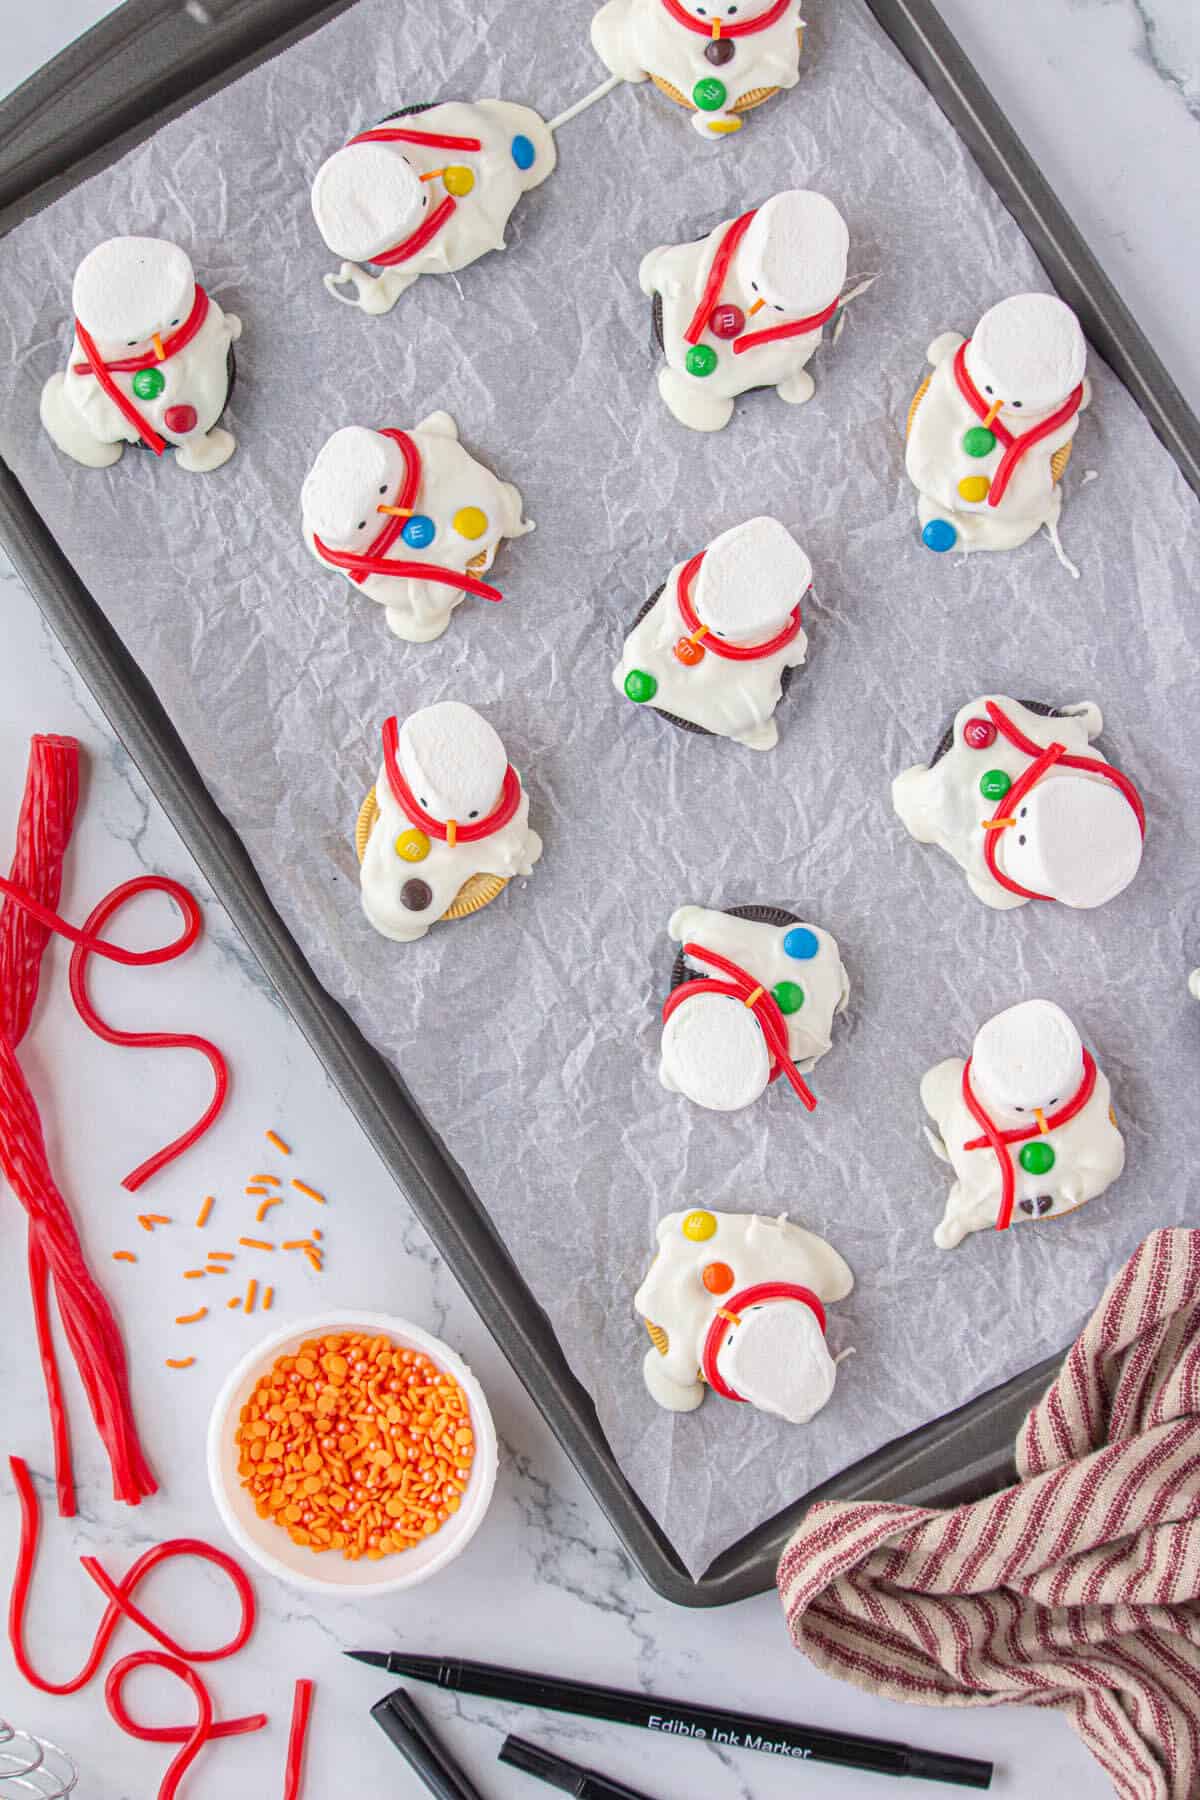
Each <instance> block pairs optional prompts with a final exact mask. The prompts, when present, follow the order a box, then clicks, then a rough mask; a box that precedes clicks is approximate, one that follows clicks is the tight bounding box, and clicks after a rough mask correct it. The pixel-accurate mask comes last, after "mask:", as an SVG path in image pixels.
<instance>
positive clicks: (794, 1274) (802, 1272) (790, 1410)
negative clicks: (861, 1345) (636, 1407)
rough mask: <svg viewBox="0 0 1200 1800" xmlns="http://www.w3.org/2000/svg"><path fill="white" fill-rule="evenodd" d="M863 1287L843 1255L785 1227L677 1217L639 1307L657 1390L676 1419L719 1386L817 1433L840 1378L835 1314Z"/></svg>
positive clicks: (703, 1215) (729, 1217) (663, 1230)
mask: <svg viewBox="0 0 1200 1800" xmlns="http://www.w3.org/2000/svg"><path fill="white" fill-rule="evenodd" d="M853 1286H854V1277H853V1275H852V1274H851V1273H850V1270H849V1268H848V1267H847V1266H846V1263H845V1262H844V1261H843V1259H842V1258H841V1257H840V1256H839V1255H838V1253H837V1251H836V1250H835V1249H834V1248H833V1247H832V1245H830V1244H827V1243H826V1242H825V1240H824V1238H820V1237H817V1236H816V1234H815V1233H814V1232H811V1231H804V1230H803V1229H802V1228H801V1227H800V1226H799V1225H792V1224H790V1223H789V1222H788V1220H787V1219H786V1218H783V1217H782V1216H781V1217H780V1218H778V1219H768V1218H763V1217H762V1216H761V1215H760V1214H757V1213H749V1214H743V1213H724V1212H708V1211H706V1210H697V1211H695V1212H688V1213H682V1212H677V1213H671V1214H670V1215H669V1216H668V1217H667V1218H665V1219H663V1221H662V1222H661V1224H660V1225H659V1227H658V1253H657V1255H656V1256H655V1258H654V1261H653V1263H652V1264H651V1265H650V1271H649V1273H648V1274H647V1276H646V1279H645V1280H644V1281H643V1283H642V1285H641V1287H640V1288H639V1289H638V1291H637V1293H636V1294H635V1295H634V1301H633V1303H634V1306H635V1307H636V1308H637V1310H638V1312H639V1313H640V1314H641V1315H642V1317H643V1319H644V1320H645V1321H646V1329H647V1331H648V1332H649V1333H650V1339H651V1344H652V1348H651V1349H650V1350H648V1351H647V1353H646V1359H645V1361H644V1363H643V1365H642V1373H643V1375H644V1377H645V1381H646V1386H647V1388H648V1389H649V1390H650V1393H651V1395H652V1396H653V1398H654V1399H655V1400H656V1401H657V1402H658V1404H659V1406H662V1407H665V1408H667V1409H668V1410H669V1411H670V1412H692V1411H694V1409H695V1408H696V1407H697V1406H699V1404H700V1402H701V1401H702V1400H703V1398H704V1393H705V1389H706V1387H711V1388H713V1389H715V1390H716V1392H717V1393H718V1394H720V1395H722V1397H723V1398H724V1399H726V1400H740V1401H744V1402H746V1403H748V1404H749V1405H751V1406H756V1407H758V1409H759V1411H760V1412H766V1413H772V1414H774V1415H775V1416H776V1417H777V1418H781V1419H787V1420H788V1421H789V1423H791V1424H794V1425H807V1423H808V1422H809V1420H810V1419H811V1418H813V1417H814V1416H815V1414H817V1413H818V1412H820V1410H821V1408H822V1407H823V1406H824V1405H826V1403H827V1402H828V1400H829V1398H830V1396H831V1395H832V1393H833V1386H834V1381H835V1380H836V1377H837V1363H836V1361H835V1360H834V1358H833V1357H832V1356H831V1355H830V1353H829V1349H828V1346H827V1344H826V1342H825V1327H826V1317H825V1308H826V1306H827V1305H828V1304H830V1303H831V1302H833V1301H836V1300H844V1299H845V1297H846V1295H847V1294H848V1293H849V1292H850V1290H851V1288H852V1287H853Z"/></svg>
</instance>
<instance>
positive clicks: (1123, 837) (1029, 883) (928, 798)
mask: <svg viewBox="0 0 1200 1800" xmlns="http://www.w3.org/2000/svg"><path fill="white" fill-rule="evenodd" d="M989 700H990V701H993V702H995V704H997V705H998V706H999V707H1000V709H1001V711H1002V712H1004V713H1005V714H1007V716H1008V717H1009V719H1011V720H1012V722H1013V724H1014V725H1016V726H1017V727H1018V729H1019V730H1020V731H1021V732H1022V733H1023V734H1024V735H1025V736H1026V737H1027V738H1029V739H1031V740H1032V742H1033V743H1035V744H1037V745H1038V746H1039V748H1042V749H1044V748H1045V747H1046V746H1047V745H1049V744H1052V743H1060V744H1063V745H1065V747H1066V749H1067V752H1068V753H1069V754H1070V755H1074V756H1085V755H1086V756H1089V757H1091V758H1092V759H1093V760H1094V761H1096V762H1099V763H1104V762H1106V761H1107V759H1106V758H1105V757H1104V755H1103V754H1102V753H1101V752H1100V751H1099V750H1097V749H1096V748H1095V747H1094V746H1093V744H1092V739H1093V738H1095V737H1096V736H1097V735H1098V733H1099V732H1100V730H1101V728H1102V725H1103V720H1102V717H1101V713H1100V708H1099V707H1098V706H1097V705H1095V703H1094V702H1092V701H1090V700H1084V701H1079V702H1077V703H1075V704H1073V705H1071V706H1069V707H1066V708H1060V709H1059V713H1060V716H1059V717H1057V718H1046V717H1044V716H1043V715H1042V714H1040V713H1035V712H1032V711H1031V710H1030V709H1029V708H1028V707H1027V706H1023V705H1022V704H1021V703H1020V701H1017V700H1012V699H1009V697H1008V696H1007V695H1004V694H984V695H981V696H980V698H979V699H977V700H970V701H968V702H967V703H966V704H965V705H964V706H961V707H960V708H959V710H958V712H957V713H956V715H955V719H954V741H953V743H952V744H951V747H950V749H949V750H947V751H946V753H945V755H944V756H942V757H940V758H939V760H938V761H937V762H936V763H935V764H934V765H933V766H932V768H931V767H929V766H928V765H927V764H925V763H917V764H915V765H914V767H912V768H911V769H905V770H904V771H903V772H902V773H901V774H899V775H897V776H896V778H895V780H894V781H893V783H892V804H893V806H894V807H895V809H896V812H897V814H898V815H899V817H900V819H901V820H902V822H903V824H904V826H905V829H906V830H907V831H908V832H909V833H910V834H911V835H912V836H913V837H914V838H916V840H917V841H918V843H922V844H936V845H938V847H939V848H940V849H942V850H944V851H945V852H946V853H947V855H949V856H951V857H953V859H954V861H955V862H956V863H957V864H958V865H959V867H960V868H961V869H963V870H964V871H965V873H966V876H967V882H968V885H969V886H970V888H971V891H972V892H973V893H974V894H976V895H978V897H979V899H981V900H982V901H984V903H985V904H986V905H988V906H993V907H996V908H999V909H1005V908H1008V907H1013V906H1024V905H1026V904H1027V902H1026V901H1025V900H1024V899H1023V898H1022V897H1021V896H1020V895H1019V894H1013V893H1011V892H1010V891H1009V890H1008V889H1007V888H1005V887H1004V886H1003V885H1002V884H1001V883H1000V882H998V881H997V880H996V879H995V878H994V877H993V875H992V873H991V871H990V869H989V868H988V866H987V862H986V860H985V856H984V848H985V843H986V841H987V835H988V834H987V831H986V830H985V827H984V821H985V820H988V819H990V818H991V817H992V815H993V813H994V812H995V811H996V808H997V804H998V803H997V802H996V801H995V800H988V799H985V798H984V797H983V795H982V794H981V793H980V788H979V783H980V779H981V777H982V776H983V775H984V774H985V773H988V772H992V771H1000V772H1003V773H1004V774H1006V775H1008V776H1009V778H1010V780H1012V781H1014V782H1015V781H1016V780H1017V779H1018V778H1019V777H1020V776H1021V775H1023V774H1024V773H1025V771H1026V770H1027V769H1028V768H1029V766H1030V758H1029V757H1028V756H1026V755H1025V753H1024V752H1023V751H1021V750H1019V749H1017V748H1016V747H1015V746H1014V745H1013V744H1011V743H1009V741H1008V739H1007V738H1005V737H1004V736H1003V735H1000V736H997V738H996V739H995V741H994V742H993V743H992V744H990V745H988V746H987V747H986V748H985V749H982V750H976V749H974V748H972V746H971V745H970V744H969V743H968V742H967V739H966V736H965V728H966V725H967V723H968V721H969V720H972V719H984V718H986V716H987V704H988V702H989ZM1017 815H1018V816H1017V822H1016V825H1015V826H1012V827H1009V828H1007V829H1005V830H1003V831H1001V833H1000V838H999V844H998V847H997V851H996V860H997V864H998V866H999V868H1000V869H1001V870H1003V872H1004V873H1005V874H1006V875H1007V876H1008V878H1009V879H1010V880H1013V881H1016V882H1018V883H1019V884H1020V885H1021V886H1022V887H1025V888H1028V889H1029V890H1030V891H1031V892H1032V893H1036V894H1044V895H1047V896H1048V897H1049V898H1051V899H1054V900H1058V901H1060V902H1061V903H1062V904H1063V905H1064V906H1072V907H1094V906H1101V905H1104V904H1105V903H1106V902H1107V901H1109V900H1111V899H1113V898H1114V897H1115V896H1116V895H1117V894H1119V893H1121V892H1122V891H1123V890H1124V889H1125V888H1126V887H1128V885H1129V883H1130V882H1131V881H1132V880H1133V878H1134V876H1135V875H1136V874H1137V871H1138V868H1139V866H1140V863H1141V858H1142V834H1141V829H1140V827H1139V825H1138V821H1137V817H1136V815H1135V813H1134V810H1133V808H1132V807H1131V806H1130V804H1129V802H1128V800H1127V799H1126V798H1125V797H1124V795H1123V794H1122V793H1121V792H1120V791H1119V790H1118V789H1117V788H1116V786H1115V785H1114V784H1113V783H1112V782H1111V781H1110V780H1109V779H1108V778H1107V777H1105V776H1103V775H1100V774H1092V773H1090V772H1087V771H1079V770H1073V769H1063V768H1060V767H1058V766H1054V767H1052V768H1051V769H1050V770H1049V771H1048V772H1047V773H1046V774H1045V775H1043V776H1042V777H1041V779H1040V780H1039V781H1038V782H1036V783H1035V785H1034V786H1033V788H1032V789H1031V790H1030V792H1029V793H1028V794H1027V795H1026V797H1025V799H1024V800H1022V801H1021V802H1020V804H1019V806H1018V809H1017ZM1022 839H1024V842H1022Z"/></svg>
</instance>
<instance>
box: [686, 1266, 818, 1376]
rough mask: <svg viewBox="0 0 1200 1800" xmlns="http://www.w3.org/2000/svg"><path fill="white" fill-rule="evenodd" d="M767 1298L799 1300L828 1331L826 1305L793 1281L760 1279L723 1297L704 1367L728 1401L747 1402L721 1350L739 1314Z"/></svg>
mask: <svg viewBox="0 0 1200 1800" xmlns="http://www.w3.org/2000/svg"><path fill="white" fill-rule="evenodd" d="M767 1300H799V1301H800V1302H801V1303H802V1304H803V1305H804V1306H807V1307H809V1308H810V1309H811V1310H812V1312H813V1313H815V1315H816V1320H817V1324H818V1325H819V1326H820V1327H821V1332H822V1335H823V1334H824V1331H825V1308H824V1307H823V1306H822V1304H821V1302H820V1300H819V1298H818V1297H817V1295H816V1294H814V1293H813V1291H812V1289H811V1288H806V1287H798V1286H797V1285H796V1284H795V1283H794V1282H791V1281H760V1282H758V1283H757V1284H756V1285H755V1286H754V1287H748V1288H743V1289H742V1291H741V1292H740V1293H738V1294H734V1295H733V1296H732V1297H731V1298H730V1299H728V1300H723V1301H722V1302H721V1305H720V1307H719V1308H718V1310H717V1312H716V1313H714V1315H713V1319H712V1322H711V1324H710V1325H709V1328H708V1331H707V1333H706V1334H705V1338H704V1348H703V1350H702V1351H701V1353H700V1367H701V1369H702V1371H703V1374H704V1379H705V1381H707V1383H708V1385H709V1387H710V1388H712V1389H713V1390H714V1392H716V1393H718V1394H720V1395H721V1396H722V1398H723V1399H725V1400H736V1401H737V1402H738V1404H739V1405H742V1404H744V1402H743V1398H742V1395H741V1394H739V1393H737V1392H735V1390H734V1389H733V1388H731V1387H730V1385H729V1383H728V1382H727V1381H726V1380H725V1378H724V1376H723V1375H722V1374H721V1371H720V1369H719V1368H718V1367H717V1353H718V1351H719V1350H720V1348H721V1339H722V1338H723V1337H724V1336H725V1332H726V1330H727V1329H728V1327H729V1326H730V1325H731V1324H735V1323H738V1324H740V1322H741V1321H740V1319H739V1318H738V1317H737V1315H738V1314H739V1313H744V1312H745V1311H746V1309H747V1308H748V1307H751V1306H759V1305H761V1304H762V1303H763V1302H764V1301H767Z"/></svg>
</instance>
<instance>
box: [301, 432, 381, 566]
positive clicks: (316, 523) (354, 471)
mask: <svg viewBox="0 0 1200 1800" xmlns="http://www.w3.org/2000/svg"><path fill="white" fill-rule="evenodd" d="M403 478H404V458H403V456H402V455H401V453H400V446H399V445H398V444H397V443H396V442H395V440H394V439H392V438H389V437H384V435H383V433H382V432H380V431H368V430H366V428H365V427H364V426H362V425H347V426H344V427H343V429H342V430H341V431H335V432H334V434H333V436H332V437H331V438H330V439H329V440H328V441H327V442H326V443H325V444H324V445H323V446H322V448H321V451H320V454H319V455H318V457H317V460H316V462H315V463H314V464H313V466H312V468H311V469H310V470H309V472H308V474H307V475H306V476H305V478H304V486H303V487H302V488H301V490H300V508H301V514H302V517H303V520H304V529H305V531H309V532H313V533H314V534H315V535H316V536H317V537H319V538H320V539H321V541H322V543H325V544H328V545H329V546H330V548H331V549H334V550H356V551H363V550H365V549H366V548H367V545H368V544H370V543H372V542H373V541H374V539H375V538H377V537H378V536H379V533H380V532H381V531H382V530H383V527H384V525H385V524H386V522H387V518H388V515H387V514H386V513H381V512H380V511H379V508H380V507H381V506H390V505H392V504H393V503H394V502H395V499H396V495H397V493H398V492H399V489H400V484H401V482H402V480H403Z"/></svg>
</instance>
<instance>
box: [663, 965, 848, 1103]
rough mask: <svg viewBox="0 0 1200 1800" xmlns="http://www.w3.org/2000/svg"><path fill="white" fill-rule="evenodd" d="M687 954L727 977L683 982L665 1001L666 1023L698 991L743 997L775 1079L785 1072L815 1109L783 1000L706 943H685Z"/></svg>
mask: <svg viewBox="0 0 1200 1800" xmlns="http://www.w3.org/2000/svg"><path fill="white" fill-rule="evenodd" d="M683 954H684V955H685V956H690V957H691V959H692V961H693V962H698V963H709V964H711V965H712V967H713V968H715V969H719V970H720V971H721V973H722V974H723V975H724V976H725V980H724V981H718V980H717V979H716V978H715V977H714V976H700V977H698V978H697V979H696V980H694V981H684V982H681V983H680V985H679V986H678V987H677V988H676V989H675V990H674V991H673V992H672V993H670V994H668V995H667V998H666V1000H665V1001H664V1002H663V1023H664V1024H665V1023H666V1021H667V1020H668V1019H669V1018H670V1017H671V1014H672V1013H673V1012H674V1011H675V1010H676V1008H677V1007H679V1006H682V1004H683V1002H684V1001H685V1000H692V999H694V998H695V997H696V996H697V995H698V994H723V995H724V996H725V997H726V998H727V999H733V1000H740V1001H741V1002H742V1003H743V1005H746V1006H749V1007H750V1010H751V1011H752V1012H753V1014H754V1016H755V1018H756V1019H757V1020H758V1023H759V1025H760V1026H761V1028H762V1034H763V1036H764V1037H765V1038H766V1040H767V1048H768V1049H769V1050H770V1052H771V1056H772V1059H773V1062H774V1067H773V1068H772V1070H771V1080H772V1081H774V1080H775V1079H776V1077H777V1076H779V1075H781V1074H782V1075H785V1076H786V1077H787V1079H788V1081H789V1083H790V1084H791V1086H792V1088H793V1089H794V1090H795V1092H796V1094H797V1096H798V1097H799V1099H800V1102H801V1104H802V1105H803V1106H805V1107H807V1109H808V1111H809V1112H815V1111H816V1107H817V1102H816V1099H815V1097H814V1095H813V1093H812V1090H811V1089H810V1088H809V1087H808V1085H807V1084H806V1082H805V1080H804V1077H803V1076H802V1075H801V1073H800V1071H799V1069H798V1068H797V1067H796V1065H795V1063H794V1062H793V1061H792V1057H791V1051H790V1049H789V1047H788V1032H787V1023H786V1021H785V1019H784V1016H783V1014H782V1012H780V1010H779V1003H778V1001H777V1000H776V999H775V997H774V995H773V994H771V993H770V992H769V991H768V990H767V989H766V988H765V987H764V986H763V984H762V982H761V981H755V979H754V977H753V975H749V974H747V972H746V970H745V969H743V968H741V967H740V966H739V965H738V964H737V963H735V962H730V961H729V960H728V959H727V958H726V957H724V956H718V955H717V953H716V951H715V950H709V949H706V947H705V946H704V945H703V944H685V945H684V946H683ZM752 996H753V998H752Z"/></svg>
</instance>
